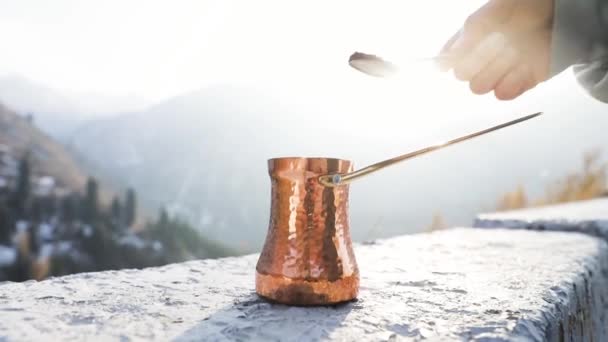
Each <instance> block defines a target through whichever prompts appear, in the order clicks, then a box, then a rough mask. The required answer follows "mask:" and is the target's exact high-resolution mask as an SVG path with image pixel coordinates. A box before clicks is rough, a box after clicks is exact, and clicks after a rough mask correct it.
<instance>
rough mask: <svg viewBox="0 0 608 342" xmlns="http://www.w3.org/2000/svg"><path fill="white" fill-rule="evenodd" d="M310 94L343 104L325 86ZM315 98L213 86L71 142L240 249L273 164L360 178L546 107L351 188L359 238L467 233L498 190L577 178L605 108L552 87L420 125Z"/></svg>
mask: <svg viewBox="0 0 608 342" xmlns="http://www.w3.org/2000/svg"><path fill="white" fill-rule="evenodd" d="M317 90H318V92H322V93H325V95H326V97H335V96H337V95H336V92H335V91H332V90H331V89H329V90H328V89H327V88H322V89H317ZM318 92H317V94H318ZM285 94H292V95H291V96H286V95H285ZM312 94H315V92H314V91H311V92H299V93H298V92H297V91H296V90H293V89H283V91H282V92H281V91H277V90H276V89H274V90H268V89H262V88H259V87H256V88H253V87H237V86H221V85H218V86H213V87H209V88H205V89H202V90H200V91H197V92H193V93H190V94H185V95H183V96H180V97H176V98H174V99H171V100H169V101H167V102H164V103H161V104H159V105H157V106H154V107H152V108H150V109H148V110H146V111H143V112H138V113H132V114H125V115H121V116H117V117H114V118H109V119H103V120H95V121H93V122H90V123H88V124H87V125H85V126H84V127H81V128H80V129H79V130H78V132H77V134H76V135H75V136H74V139H73V140H72V141H71V142H70V143H71V146H72V147H74V148H75V149H76V150H78V151H80V153H81V154H82V155H83V156H85V157H86V159H87V160H88V162H89V165H90V167H91V169H94V170H98V171H99V172H103V173H104V174H106V175H107V176H109V177H110V178H112V179H114V180H116V181H117V182H119V183H122V186H125V185H130V186H133V187H135V189H136V190H137V191H138V193H139V194H140V195H141V197H142V198H143V199H144V201H146V204H147V205H148V206H149V207H151V208H158V207H159V206H162V205H167V206H168V207H169V209H170V210H172V211H173V213H174V214H177V215H180V216H182V217H184V218H187V219H188V220H189V221H190V222H191V223H193V224H194V225H195V226H197V227H198V228H199V229H200V230H201V231H202V232H203V233H204V235H205V236H207V237H210V238H212V239H214V240H217V241H221V242H223V243H226V244H229V245H230V246H232V247H236V248H242V249H244V250H257V249H259V248H260V247H261V244H262V242H263V240H264V237H265V233H266V229H267V224H268V218H269V217H268V215H269V205H270V181H269V178H268V173H267V169H266V160H267V159H268V158H272V157H281V156H329V157H342V158H346V159H351V160H354V161H355V166H356V167H361V166H364V165H366V164H369V163H373V162H376V161H379V160H382V159H384V158H388V157H392V156H395V155H398V154H402V153H405V152H408V151H411V150H413V149H416V148H419V147H422V146H424V145H425V144H429V143H432V142H435V141H436V140H438V139H442V140H443V139H445V138H446V137H455V136H458V135H462V134H465V133H470V132H471V131H473V130H477V129H481V128H484V127H487V126H490V125H494V124H497V123H498V122H501V121H506V120H510V119H512V118H513V117H512V116H510V117H507V116H506V115H504V112H514V113H518V112H523V113H527V112H530V109H529V108H528V107H535V106H540V107H541V108H543V110H544V111H545V115H544V116H541V117H540V118H538V119H534V121H531V122H527V123H526V124H522V125H519V126H517V127H513V128H509V129H507V130H504V131H501V132H496V133H493V134H492V135H489V136H487V137H483V138H477V140H475V142H474V141H471V142H467V143H463V144H462V145H458V146H453V147H450V148H448V149H446V150H442V151H439V152H436V153H434V154H432V155H429V156H425V157H422V158H419V159H415V160H412V161H408V162H407V163H404V164H400V165H397V166H394V167H392V168H389V169H386V170H383V171H381V172H380V173H378V174H375V175H373V176H370V177H367V178H366V179H363V180H360V181H358V182H357V183H356V184H353V185H352V186H351V205H350V211H351V229H352V231H353V237H354V239H355V240H358V241H361V240H365V239H369V238H377V237H385V236H391V235H396V234H403V233H411V232H416V231H420V230H422V229H424V228H425V227H426V226H427V225H428V224H430V223H431V221H432V219H433V215H434V213H435V212H441V214H442V215H443V216H444V217H445V218H446V220H447V221H448V222H449V223H450V224H463V225H466V224H470V223H471V222H472V219H473V217H474V215H475V213H477V212H479V211H485V210H492V209H493V206H494V205H495V204H496V201H497V199H498V197H499V196H500V195H501V194H502V193H504V192H506V191H510V190H512V189H514V188H515V187H516V186H517V185H519V184H522V185H524V186H525V187H526V188H527V189H528V190H529V191H530V194H531V195H538V194H541V193H542V192H543V191H544V188H545V186H546V185H547V184H550V183H551V182H552V181H554V180H555V179H557V178H558V177H560V176H561V175H563V174H565V173H566V172H569V171H570V170H574V169H578V167H579V165H580V161H581V157H582V154H583V153H584V152H585V151H587V150H588V149H590V148H594V147H598V146H599V147H604V148H608V140H606V135H605V127H608V115H606V114H605V112H606V109H605V105H604V104H600V103H597V102H594V101H592V100H590V99H589V98H588V97H586V96H585V95H584V94H582V93H580V92H570V93H564V91H563V89H562V88H559V87H553V88H551V87H549V88H547V89H546V90H544V91H543V92H538V95H532V98H531V99H529V100H526V101H528V102H526V103H523V104H520V105H518V106H520V107H521V108H511V107H508V106H507V104H505V103H499V104H498V105H483V106H478V107H473V106H466V108H464V109H463V110H462V112H465V111H467V112H471V113H473V114H474V115H473V114H472V115H469V116H467V115H465V114H462V115H456V114H454V113H455V112H456V111H457V107H456V106H454V108H453V109H451V110H450V113H446V112H445V108H448V107H446V106H445V103H444V104H441V103H440V102H441V101H436V102H437V103H438V104H441V105H442V107H437V108H439V109H436V108H435V109H434V107H433V105H435V104H437V103H433V102H429V103H428V104H425V106H426V107H427V108H426V110H425V113H426V114H425V116H409V117H406V118H399V119H397V118H396V117H395V115H408V114H407V113H408V111H410V112H411V111H413V110H417V108H419V107H412V106H414V105H415V102H414V101H415V99H411V100H409V101H406V102H405V104H404V108H406V109H407V108H408V106H409V110H405V109H404V108H397V109H395V110H392V109H390V108H388V107H387V106H385V107H381V106H378V104H377V103H374V102H373V101H377V99H378V98H380V97H375V98H374V99H372V100H371V102H370V105H369V106H368V107H365V106H361V105H360V101H359V99H361V98H365V97H366V96H367V97H369V96H370V94H369V93H365V94H363V93H362V94H352V93H349V94H346V95H345V96H344V97H340V98H339V99H338V102H343V103H348V104H349V105H348V106H344V107H339V106H330V105H329V104H328V102H326V101H325V100H323V101H321V100H319V97H315V96H313V95H312ZM463 94H464V93H463ZM399 96H403V95H399ZM560 96H561V97H560ZM455 97H457V95H456V96H455ZM556 97H560V101H554V100H553V99H554V98H556ZM422 100H424V98H422V99H421V101H422ZM358 101H359V102H358ZM530 103H533V104H534V106H532V105H530ZM356 107H360V108H358V109H357V108H356ZM489 111H495V112H496V114H494V115H489V114H487V112H489ZM399 113H406V114H399ZM370 114H371V115H370ZM414 118H416V119H417V120H414Z"/></svg>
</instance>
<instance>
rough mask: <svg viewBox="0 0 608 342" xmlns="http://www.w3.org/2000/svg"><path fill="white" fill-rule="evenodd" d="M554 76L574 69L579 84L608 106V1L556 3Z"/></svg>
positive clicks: (566, 0)
mask: <svg viewBox="0 0 608 342" xmlns="http://www.w3.org/2000/svg"><path fill="white" fill-rule="evenodd" d="M551 49H552V51H551V76H555V75H557V74H559V73H561V72H562V71H564V70H565V69H567V68H568V67H570V66H572V67H573V71H574V74H575V76H576V79H577V80H578V82H579V83H580V84H581V85H582V86H583V87H584V88H585V89H586V90H587V91H588V92H589V94H590V95H591V96H593V97H595V98H596V99H598V100H600V101H602V102H607V103H608V0H555V15H554V19H553V34H552V41H551Z"/></svg>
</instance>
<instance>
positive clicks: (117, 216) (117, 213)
mask: <svg viewBox="0 0 608 342" xmlns="http://www.w3.org/2000/svg"><path fill="white" fill-rule="evenodd" d="M121 211H122V208H121V207H120V199H118V197H116V196H115V197H114V198H113V199H112V205H111V207H110V215H112V219H113V220H115V221H116V222H120V221H121Z"/></svg>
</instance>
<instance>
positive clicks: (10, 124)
mask: <svg viewBox="0 0 608 342" xmlns="http://www.w3.org/2000/svg"><path fill="white" fill-rule="evenodd" d="M0 145H5V146H7V147H8V148H9V149H10V150H11V151H12V153H13V154H14V155H15V156H22V155H24V154H25V153H26V152H29V153H30V157H31V163H32V166H31V168H32V170H33V172H34V173H36V174H40V175H46V176H51V177H53V178H54V179H55V181H56V182H57V185H58V186H61V187H63V188H65V189H68V190H71V191H83V190H84V187H85V183H86V181H87V177H88V176H87V174H86V173H85V172H84V171H83V169H82V168H81V167H80V165H79V164H78V162H77V161H76V160H75V159H74V158H73V157H72V155H71V154H70V153H69V152H68V151H67V150H66V149H65V148H64V146H63V145H61V144H60V143H58V142H57V141H55V140H54V139H52V138H51V137H49V136H48V135H46V134H45V133H43V132H41V131H40V130H39V129H38V128H37V127H36V126H35V125H33V124H32V123H30V122H28V121H27V120H26V119H25V118H23V117H22V116H20V115H18V114H17V113H15V112H14V111H12V110H10V109H8V108H7V107H6V106H4V105H3V104H1V103H0ZM100 195H101V199H102V201H103V202H104V203H109V198H110V197H109V196H110V193H109V191H108V190H107V189H102V190H101V193H100Z"/></svg>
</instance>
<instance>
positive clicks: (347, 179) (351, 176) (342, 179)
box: [319, 112, 542, 187]
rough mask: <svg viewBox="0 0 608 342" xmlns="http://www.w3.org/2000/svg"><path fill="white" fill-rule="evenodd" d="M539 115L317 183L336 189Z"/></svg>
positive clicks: (320, 178) (521, 118)
mask: <svg viewBox="0 0 608 342" xmlns="http://www.w3.org/2000/svg"><path fill="white" fill-rule="evenodd" d="M541 114H542V112H538V113H534V114H530V115H526V116H523V117H520V118H519V119H515V120H512V121H509V122H505V123H502V124H500V125H497V126H494V127H490V128H486V129H484V130H481V131H478V132H475V133H471V134H468V135H465V136H462V137H459V138H456V139H452V140H449V141H446V142H442V143H439V144H435V145H431V146H428V147H425V148H423V149H420V150H417V151H413V152H410V153H406V154H403V155H401V156H398V157H394V158H391V159H387V160H384V161H381V162H379V163H376V164H373V165H370V166H367V167H364V168H362V169H360V170H357V171H354V172H350V173H343V174H330V175H323V176H320V177H319V183H321V184H323V185H324V186H327V187H336V186H339V185H345V184H349V183H351V182H352V181H354V180H356V179H358V178H361V177H363V176H365V175H369V174H370V173H373V172H376V171H378V170H380V169H383V168H385V167H387V166H390V165H393V164H396V163H398V162H401V161H404V160H406V159H410V158H414V157H418V156H421V155H423V154H427V153H429V152H433V151H436V150H439V149H441V148H444V147H447V146H450V145H453V144H456V143H459V142H462V141H465V140H469V139H472V138H475V137H478V136H480V135H484V134H486V133H490V132H493V131H496V130H499V129H501V128H505V127H508V126H511V125H515V124H518V123H520V122H523V121H526V120H529V119H532V118H535V117H537V116H539V115H541Z"/></svg>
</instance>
